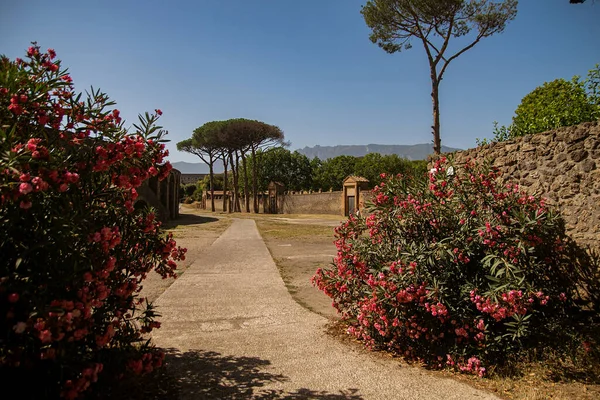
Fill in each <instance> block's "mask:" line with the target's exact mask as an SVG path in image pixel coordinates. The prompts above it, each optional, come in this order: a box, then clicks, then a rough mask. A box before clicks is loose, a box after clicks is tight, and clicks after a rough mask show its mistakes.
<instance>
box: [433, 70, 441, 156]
mask: <svg viewBox="0 0 600 400" xmlns="http://www.w3.org/2000/svg"><path fill="white" fill-rule="evenodd" d="M431 74H432V75H431V102H432V103H433V126H432V127H431V128H432V129H433V132H432V133H433V152H434V153H435V154H440V153H441V152H442V140H441V138H440V99H439V86H440V82H439V80H438V79H437V77H436V73H435V71H432V73H431Z"/></svg>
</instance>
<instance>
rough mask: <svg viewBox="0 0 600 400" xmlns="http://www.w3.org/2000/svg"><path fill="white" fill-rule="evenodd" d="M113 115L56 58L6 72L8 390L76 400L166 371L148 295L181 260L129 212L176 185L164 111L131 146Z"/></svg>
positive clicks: (0, 241) (3, 297) (2, 87)
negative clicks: (107, 383) (99, 385)
mask: <svg viewBox="0 0 600 400" xmlns="http://www.w3.org/2000/svg"><path fill="white" fill-rule="evenodd" d="M113 104H114V103H112V102H110V101H109V99H108V97H107V96H106V95H105V94H103V93H101V92H99V91H92V93H91V94H89V95H88V96H87V98H86V97H83V96H82V95H81V94H76V93H75V92H74V87H73V83H72V79H71V78H70V76H69V75H68V74H67V72H66V70H63V69H61V65H60V62H59V61H56V60H55V53H54V51H53V50H51V49H49V50H48V51H47V52H46V53H42V52H41V51H40V48H39V47H38V46H37V45H35V44H34V45H33V46H32V47H30V48H29V50H28V52H27V59H26V60H21V59H17V60H16V61H11V60H9V59H7V58H6V57H2V58H1V59H0V220H1V221H2V229H1V230H0V254H1V255H2V256H1V260H2V263H1V264H0V376H2V378H3V379H4V380H6V381H10V382H11V384H15V382H18V381H19V380H21V381H24V382H27V385H24V386H23V387H19V388H18V390H19V393H20V394H24V393H25V394H26V393H29V395H30V397H34V395H35V397H36V398H41V397H43V396H45V397H52V398H54V397H57V396H58V395H60V396H62V397H64V398H68V399H73V398H77V397H80V396H81V395H82V394H83V393H84V392H85V391H86V390H87V389H88V387H90V385H91V384H92V383H93V382H96V381H97V380H98V379H101V380H102V379H104V377H106V376H107V373H106V371H110V374H111V376H119V375H125V374H130V373H134V374H141V373H145V372H149V371H152V369H153V368H155V367H157V366H160V364H161V362H162V355H161V354H160V353H159V352H157V351H155V350H154V349H153V348H152V347H151V346H150V345H149V344H148V343H146V342H145V341H144V340H143V337H142V335H143V334H144V333H147V332H150V331H151V330H152V329H153V328H157V327H159V326H160V324H159V322H157V321H156V320H155V317H156V313H155V312H154V310H153V309H152V306H151V305H149V304H148V303H147V302H146V301H145V299H143V298H141V297H140V296H139V292H140V289H141V283H142V281H143V279H144V278H145V277H146V275H147V274H148V273H149V272H150V271H151V270H153V269H154V270H156V272H158V273H159V274H161V275H162V276H163V277H167V276H174V269H175V268H176V264H175V261H177V260H182V259H183V257H184V252H185V249H181V248H179V247H177V246H176V243H175V242H174V240H173V239H172V237H171V235H164V234H163V233H161V229H160V222H159V221H158V220H157V219H156V218H155V215H154V213H153V212H152V210H144V211H141V212H138V211H134V207H133V204H134V202H135V200H136V197H137V192H136V189H135V188H136V187H138V186H140V185H141V184H142V182H143V181H144V180H145V179H147V178H149V177H151V176H158V177H159V178H164V177H166V176H167V175H168V174H169V171H170V169H171V166H170V164H169V163H168V162H164V157H165V156H166V155H167V151H166V150H165V148H164V144H162V143H161V142H162V137H163V135H164V133H165V132H164V131H162V130H160V127H157V126H156V121H157V120H158V118H159V115H160V114H161V112H160V110H156V112H155V113H154V114H151V115H150V114H146V115H145V116H143V117H140V123H139V124H137V125H134V132H133V133H130V132H128V131H127V130H126V129H124V127H123V123H122V121H121V117H120V115H119V111H118V110H117V109H110V108H109V107H110V106H112V105H113ZM14 387H17V386H14ZM28 391H29V392H28ZM25 397H27V396H25Z"/></svg>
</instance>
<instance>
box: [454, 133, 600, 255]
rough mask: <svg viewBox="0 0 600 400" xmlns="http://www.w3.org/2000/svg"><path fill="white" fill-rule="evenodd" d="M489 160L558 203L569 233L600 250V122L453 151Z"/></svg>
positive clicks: (507, 176) (460, 159)
mask: <svg viewBox="0 0 600 400" xmlns="http://www.w3.org/2000/svg"><path fill="white" fill-rule="evenodd" d="M449 156H450V157H454V162H455V164H456V165H460V164H461V163H464V162H465V161H466V159H468V158H472V159H478V160H484V159H487V160H490V161H492V165H494V166H496V167H498V168H499V169H500V171H501V172H502V174H503V176H504V178H503V179H504V181H506V182H512V183H518V184H519V185H520V186H521V187H522V188H523V189H525V190H527V192H529V193H531V194H533V193H539V194H541V195H542V196H544V197H546V198H547V199H548V200H549V204H553V205H556V206H558V208H559V210H560V211H561V214H562V215H563V217H564V219H565V222H566V228H567V231H568V233H569V234H570V235H571V237H573V238H574V239H575V240H576V241H577V242H578V243H580V244H584V245H590V246H592V247H595V248H597V249H600V169H599V168H600V125H599V124H598V122H593V123H584V124H581V125H577V126H572V127H566V128H560V129H556V130H552V131H549V132H544V133H538V134H535V135H527V136H523V137H520V138H517V139H513V140H509V141H506V142H500V143H492V144H489V145H485V146H481V147H478V148H475V149H469V150H465V151H459V152H455V153H451V155H449Z"/></svg>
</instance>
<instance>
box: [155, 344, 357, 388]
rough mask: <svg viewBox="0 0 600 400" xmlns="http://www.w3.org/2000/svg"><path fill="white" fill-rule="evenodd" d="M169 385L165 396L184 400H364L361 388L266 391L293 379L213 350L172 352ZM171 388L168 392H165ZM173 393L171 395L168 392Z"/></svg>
mask: <svg viewBox="0 0 600 400" xmlns="http://www.w3.org/2000/svg"><path fill="white" fill-rule="evenodd" d="M165 363H166V375H167V376H164V378H166V379H165V381H163V382H164V383H166V385H161V388H162V391H163V396H160V397H156V398H157V399H158V398H165V399H166V398H176V397H177V396H179V398H181V399H231V400H238V399H239V400H242V399H255V400H267V399H290V400H300V399H316V400H362V399H363V397H362V396H360V395H358V394H357V392H358V389H348V390H343V391H340V392H339V393H328V392H323V391H314V390H311V389H307V388H300V389H297V390H295V391H293V392H287V391H283V390H280V389H279V390H274V389H266V388H264V386H265V385H267V384H272V383H276V382H285V381H288V380H289V379H288V378H287V377H286V376H284V375H280V374H274V373H271V372H268V371H267V369H268V367H269V366H270V365H271V362H270V361H268V360H263V359H260V358H256V357H234V356H224V355H221V354H219V353H216V352H212V351H202V350H191V351H187V352H185V353H181V352H179V351H177V350H176V349H168V350H167V351H166V357H165ZM167 388H169V389H168V390H167V391H165V389H167ZM168 392H170V393H168Z"/></svg>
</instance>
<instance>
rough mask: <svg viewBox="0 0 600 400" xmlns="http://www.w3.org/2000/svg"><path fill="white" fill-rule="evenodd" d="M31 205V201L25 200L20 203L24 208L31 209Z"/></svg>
mask: <svg viewBox="0 0 600 400" xmlns="http://www.w3.org/2000/svg"><path fill="white" fill-rule="evenodd" d="M31 205H32V204H31V201H28V200H23V201H21V204H19V207H21V208H22V209H23V210H29V209H30V208H31Z"/></svg>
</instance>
